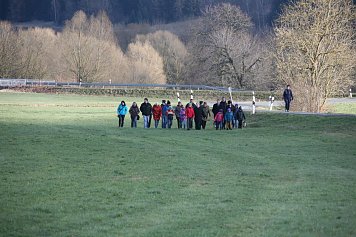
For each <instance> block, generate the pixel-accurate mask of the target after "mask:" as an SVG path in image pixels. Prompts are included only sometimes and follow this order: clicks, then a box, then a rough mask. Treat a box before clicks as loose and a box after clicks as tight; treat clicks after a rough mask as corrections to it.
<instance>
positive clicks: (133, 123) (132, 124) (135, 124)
mask: <svg viewBox="0 0 356 237" xmlns="http://www.w3.org/2000/svg"><path fill="white" fill-rule="evenodd" d="M131 127H132V128H137V116H136V117H134V118H132V117H131Z"/></svg>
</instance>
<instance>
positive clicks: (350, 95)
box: [350, 88, 352, 98]
mask: <svg viewBox="0 0 356 237" xmlns="http://www.w3.org/2000/svg"><path fill="white" fill-rule="evenodd" d="M350 98H352V89H351V88H350Z"/></svg>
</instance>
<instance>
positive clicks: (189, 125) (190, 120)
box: [187, 118, 193, 130]
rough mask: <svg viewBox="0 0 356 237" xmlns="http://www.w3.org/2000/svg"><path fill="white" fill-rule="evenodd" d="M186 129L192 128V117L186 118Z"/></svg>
mask: <svg viewBox="0 0 356 237" xmlns="http://www.w3.org/2000/svg"><path fill="white" fill-rule="evenodd" d="M187 123H188V124H187V125H188V130H189V129H192V128H193V118H187Z"/></svg>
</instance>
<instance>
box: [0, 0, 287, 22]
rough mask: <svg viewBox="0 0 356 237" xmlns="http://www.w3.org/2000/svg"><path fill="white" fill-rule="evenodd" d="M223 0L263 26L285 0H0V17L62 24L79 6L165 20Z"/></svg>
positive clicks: (114, 15)
mask: <svg viewBox="0 0 356 237" xmlns="http://www.w3.org/2000/svg"><path fill="white" fill-rule="evenodd" d="M223 2H228V3H230V4H233V5H238V6H240V8H241V9H242V10H243V11H244V12H246V13H247V14H248V15H249V16H250V17H251V18H252V20H253V22H254V23H255V25H256V26H257V28H263V27H266V26H268V25H271V22H272V20H273V19H274V18H275V17H276V15H277V12H278V10H279V6H280V4H281V3H284V2H286V0H100V1H98V0H70V1H68V0H2V1H0V9H1V10H0V19H3V20H10V21H17V22H19V21H20V22H23V21H32V20H42V21H54V22H56V23H57V24H62V23H64V22H65V21H66V20H68V19H70V18H71V17H72V16H73V14H74V13H75V12H76V11H79V10H82V11H84V12H85V13H86V14H87V15H92V14H97V13H98V12H99V11H105V12H107V14H108V15H109V17H110V19H111V21H112V22H114V23H125V24H126V23H142V22H146V23H151V24H152V23H157V22H161V23H168V22H173V21H180V20H184V19H187V18H191V17H197V16H200V15H201V13H202V11H203V10H204V9H205V7H206V6H208V5H217V4H220V3H223Z"/></svg>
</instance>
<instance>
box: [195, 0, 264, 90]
mask: <svg viewBox="0 0 356 237" xmlns="http://www.w3.org/2000/svg"><path fill="white" fill-rule="evenodd" d="M251 27H252V23H251V21H250V19H249V17H248V16H246V15H245V14H244V13H243V12H242V11H241V10H240V9H239V8H238V7H236V6H233V5H230V4H221V5H218V6H215V7H211V8H207V10H206V11H205V13H204V15H203V17H202V19H201V22H200V23H198V27H197V29H195V32H196V38H195V40H194V42H193V44H192V47H191V55H192V56H193V62H192V63H191V65H193V68H192V70H193V71H197V72H200V74H198V78H199V79H200V80H202V79H203V81H205V83H208V84H216V85H222V86H235V87H239V88H245V87H247V86H248V84H251V83H247V81H246V80H247V78H248V74H252V72H253V70H255V69H256V67H257V64H258V63H260V62H261V60H262V57H261V55H260V54H259V43H258V41H256V40H255V39H254V37H252V36H251V33H250V29H251ZM199 79H198V80H199Z"/></svg>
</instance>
